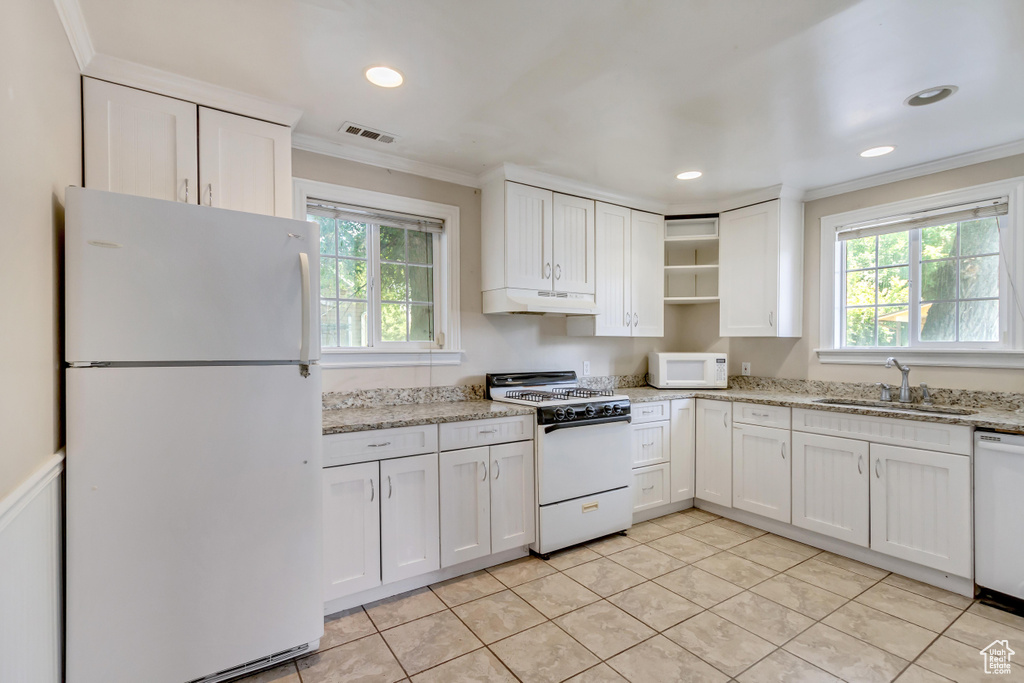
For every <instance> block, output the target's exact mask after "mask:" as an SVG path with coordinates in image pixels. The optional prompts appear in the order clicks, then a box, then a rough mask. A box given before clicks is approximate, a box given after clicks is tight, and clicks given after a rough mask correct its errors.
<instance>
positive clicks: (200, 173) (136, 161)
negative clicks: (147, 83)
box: [83, 78, 293, 217]
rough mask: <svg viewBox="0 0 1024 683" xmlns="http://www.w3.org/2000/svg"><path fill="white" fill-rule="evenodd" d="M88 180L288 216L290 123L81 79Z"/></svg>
mask: <svg viewBox="0 0 1024 683" xmlns="http://www.w3.org/2000/svg"><path fill="white" fill-rule="evenodd" d="M83 109H84V125H85V137H84V146H85V186H86V187H87V188H91V189H97V190H107V191H109V192H121V193H124V194H134V195H141V196H144V197H152V198H155V199H166V200H170V201H179V202H188V203H190V204H203V205H207V206H216V207H220V208H225V209H234V210H238V211H247V212H250V213H260V214H265V215H268V216H285V217H291V215H292V211H293V208H292V206H291V184H292V179H291V129H290V128H288V127H286V126H281V125H277V124H274V123H267V122H265V121H259V120H257V119H251V118H248V117H245V116H238V115H235V114H229V113H226V112H222V111H217V110H214V109H207V108H206V107H198V106H196V105H195V104H193V103H191V102H184V101H182V100H177V99H174V98H172V97H164V96H162V95H155V94H153V93H149V92H144V91H142V90H136V89H135V88H129V87H126V86H122V85H115V84H113V83H107V82H105V81H98V80H95V79H92V78H86V79H84V85H83Z"/></svg>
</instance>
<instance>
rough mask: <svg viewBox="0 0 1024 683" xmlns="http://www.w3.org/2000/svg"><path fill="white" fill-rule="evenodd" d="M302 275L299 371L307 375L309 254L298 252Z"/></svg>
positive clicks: (304, 375)
mask: <svg viewBox="0 0 1024 683" xmlns="http://www.w3.org/2000/svg"><path fill="white" fill-rule="evenodd" d="M299 270H300V271H301V275H302V345H301V346H300V347H299V373H300V374H301V375H302V376H303V377H309V255H308V254H299Z"/></svg>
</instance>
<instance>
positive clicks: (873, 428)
mask: <svg viewBox="0 0 1024 683" xmlns="http://www.w3.org/2000/svg"><path fill="white" fill-rule="evenodd" d="M793 429H794V430H796V431H801V432H810V433H811V434H826V435H829V436H845V437H849V438H853V439H860V440H862V441H870V442H872V443H882V444H891V445H893V446H907V447H909V448H924V449H926V450H930V451H942V452H944V453H956V454H958V455H970V454H971V446H972V442H971V440H972V437H971V428H970V427H964V426H962V425H951V424H943V423H940V422H922V421H920V420H900V419H898V418H891V417H873V416H870V415H855V414H851V413H837V412H832V411H828V410H807V409H805V408H795V409H794V410H793Z"/></svg>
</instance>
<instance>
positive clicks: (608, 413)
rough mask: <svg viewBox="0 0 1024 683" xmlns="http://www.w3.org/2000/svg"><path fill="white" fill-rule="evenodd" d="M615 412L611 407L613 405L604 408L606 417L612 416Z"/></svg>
mask: <svg viewBox="0 0 1024 683" xmlns="http://www.w3.org/2000/svg"><path fill="white" fill-rule="evenodd" d="M613 411H614V409H613V408H612V407H611V405H606V406H605V407H604V414H605V415H611V414H612V412H613Z"/></svg>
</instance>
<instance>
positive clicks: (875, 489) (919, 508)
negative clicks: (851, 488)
mask: <svg viewBox="0 0 1024 683" xmlns="http://www.w3.org/2000/svg"><path fill="white" fill-rule="evenodd" d="M870 477H871V549H872V550H877V551H879V552H882V553H885V554H887V555H892V556H893V557H898V558H901V559H904V560H909V561H910V562H916V563H918V564H922V565H925V566H928V567H933V568H935V569H938V570H940V571H944V572H949V573H951V574H955V575H957V576H963V577H970V576H972V568H973V558H972V552H971V468H970V458H969V457H967V456H964V455H951V454H949V453H936V452H935V451H930V450H923V449H917V448H900V447H897V446H884V445H880V444H871V473H870ZM1008 542H1012V541H1008Z"/></svg>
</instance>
